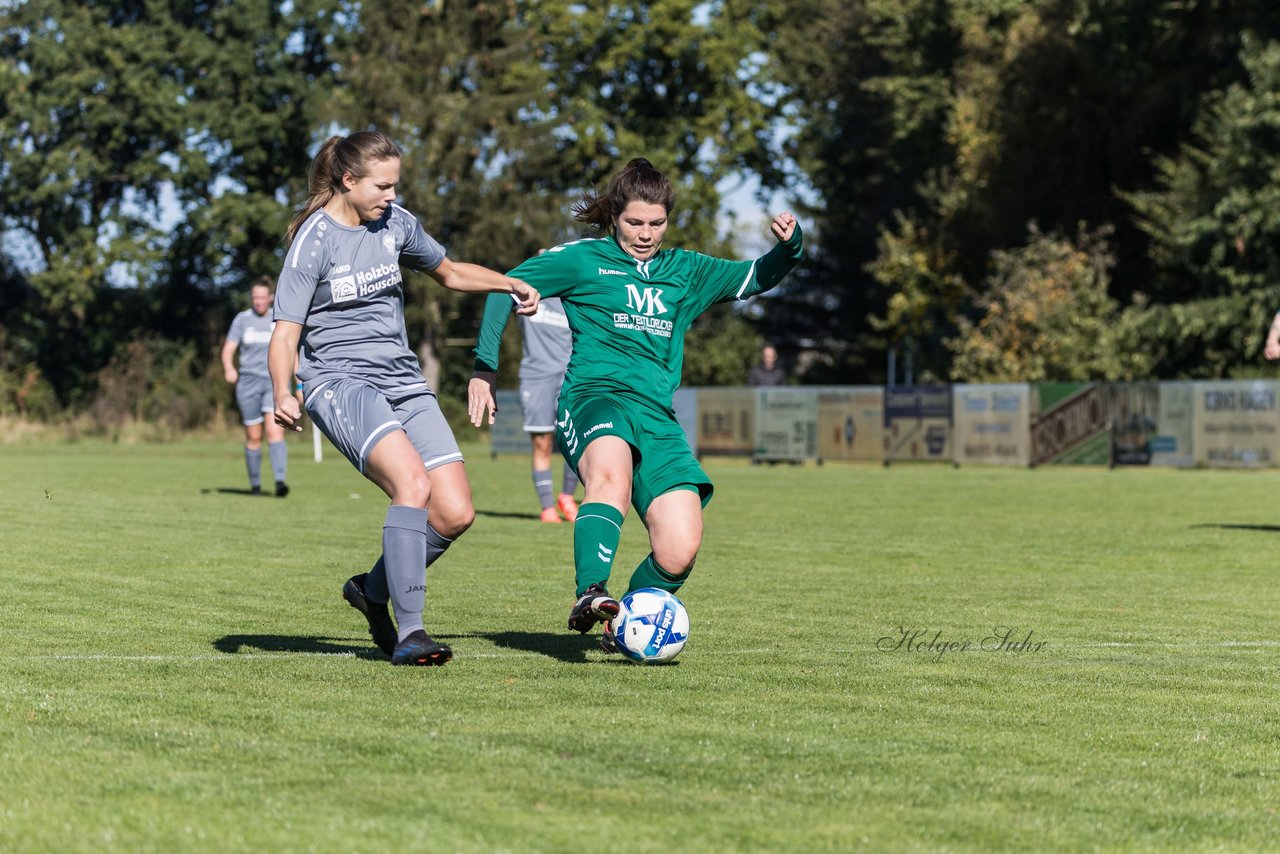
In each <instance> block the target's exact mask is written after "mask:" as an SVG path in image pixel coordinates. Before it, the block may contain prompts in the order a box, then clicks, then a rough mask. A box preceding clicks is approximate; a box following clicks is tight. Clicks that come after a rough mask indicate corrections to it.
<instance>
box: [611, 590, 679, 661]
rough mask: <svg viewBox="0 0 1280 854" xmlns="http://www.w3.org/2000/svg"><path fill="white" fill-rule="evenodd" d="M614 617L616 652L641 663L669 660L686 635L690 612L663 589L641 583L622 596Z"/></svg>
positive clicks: (675, 654)
mask: <svg viewBox="0 0 1280 854" xmlns="http://www.w3.org/2000/svg"><path fill="white" fill-rule="evenodd" d="M619 604H621V606H622V608H621V610H619V611H618V616H616V617H614V618H613V634H614V642H615V643H616V644H617V645H618V652H620V653H622V654H623V655H625V656H626V657H627V658H629V659H631V660H632V661H639V662H641V663H642V664H648V663H650V662H658V661H670V660H671V659H673V658H675V657H676V656H677V655H679V654H680V650H682V649H684V643H685V641H687V640H688V639H689V612H688V611H686V610H685V609H684V604H683V603H682V602H681V601H680V600H679V599H677V598H676V597H674V596H672V595H671V594H670V593H668V592H667V591H665V590H659V589H658V588H657V587H642V588H640V589H639V590H632V591H631V592H630V593H628V594H627V595H626V596H623V597H622V600H621V601H620V603H619Z"/></svg>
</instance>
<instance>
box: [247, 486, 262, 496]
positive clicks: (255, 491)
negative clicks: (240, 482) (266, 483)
mask: <svg viewBox="0 0 1280 854" xmlns="http://www.w3.org/2000/svg"><path fill="white" fill-rule="evenodd" d="M249 494H250V495H261V494H262V487H261V486H251V487H249Z"/></svg>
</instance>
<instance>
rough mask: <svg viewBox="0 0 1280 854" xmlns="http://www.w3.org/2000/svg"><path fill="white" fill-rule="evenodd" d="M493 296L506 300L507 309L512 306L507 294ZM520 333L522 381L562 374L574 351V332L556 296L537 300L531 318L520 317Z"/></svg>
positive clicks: (558, 376)
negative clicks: (522, 339)
mask: <svg viewBox="0 0 1280 854" xmlns="http://www.w3.org/2000/svg"><path fill="white" fill-rule="evenodd" d="M493 296H494V297H497V298H499V300H506V304H507V307H508V309H513V308H515V303H514V302H513V301H512V299H511V297H510V296H509V295H507V294H493ZM520 334H521V335H522V336H523V337H524V358H523V359H521V360H520V382H521V383H522V384H523V383H535V382H542V381H544V380H559V379H561V378H562V377H564V369H565V368H566V367H568V365H569V354H570V353H572V352H573V333H572V332H570V331H569V318H568V317H566V316H565V313H564V305H563V304H562V303H561V302H560V300H559V299H558V298H556V297H548V298H547V299H544V300H542V301H541V302H539V303H538V311H537V313H536V314H534V315H533V316H532V317H523V316H522V317H521V318H520Z"/></svg>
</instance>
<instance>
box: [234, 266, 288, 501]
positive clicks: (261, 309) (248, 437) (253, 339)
mask: <svg viewBox="0 0 1280 854" xmlns="http://www.w3.org/2000/svg"><path fill="white" fill-rule="evenodd" d="M249 299H250V302H251V304H252V308H246V309H245V310H244V311H242V312H240V313H239V314H237V315H236V316H235V317H234V318H233V319H232V321H231V328H230V329H229V330H228V331H227V338H226V340H225V341H224V342H223V343H222V373H223V375H224V376H225V377H226V379H227V382H229V383H231V385H233V386H235V388H236V405H237V406H238V407H239V408H240V420H241V422H242V423H243V424H244V466H245V468H246V469H247V470H248V472H249V491H250V492H252V493H253V494H254V495H257V494H259V493H261V492H262V434H263V429H264V427H265V430H266V434H267V451H268V453H269V454H270V455H271V472H272V474H273V475H274V476H275V481H276V495H278V496H280V497H281V498H284V497H285V496H286V495H288V494H289V487H288V485H287V484H286V483H285V477H286V475H287V474H288V471H289V446H288V445H286V444H285V441H284V428H283V427H281V426H280V425H279V424H277V423H276V422H275V419H274V418H272V417H271V416H272V413H273V412H274V411H275V403H274V399H273V396H272V394H271V377H269V376H268V375H267V345H268V344H269V343H270V342H271V327H272V320H271V277H270V276H262V277H260V278H258V279H257V280H256V281H255V282H254V283H253V286H252V287H251V288H250V289H249ZM237 352H239V353H240V360H239V361H240V367H239V368H237V367H236V353H237Z"/></svg>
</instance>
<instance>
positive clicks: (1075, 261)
mask: <svg viewBox="0 0 1280 854" xmlns="http://www.w3.org/2000/svg"><path fill="white" fill-rule="evenodd" d="M1105 237H1106V233H1105V232H1102V233H1093V234H1089V233H1081V234H1080V235H1079V237H1078V238H1077V239H1076V241H1075V242H1074V243H1073V242H1071V241H1068V240H1065V239H1063V238H1060V237H1054V236H1052V235H1045V234H1042V233H1041V232H1040V231H1039V230H1038V229H1036V228H1035V227H1034V226H1033V227H1032V229H1031V232H1030V234H1029V237H1028V240H1027V243H1026V245H1025V246H1022V247H1019V248H1018V249H1014V250H1007V251H1003V250H1002V251H999V252H996V253H995V256H994V258H993V266H994V270H993V272H992V274H991V277H990V279H989V280H988V281H987V282H986V285H985V287H984V288H983V289H982V292H983V296H982V297H981V312H980V315H981V319H980V320H979V321H977V322H976V323H973V322H970V321H968V320H962V321H961V323H960V334H959V337H957V338H956V339H955V340H953V341H952V342H951V347H952V349H953V351H954V354H955V362H954V365H953V368H952V377H951V378H952V379H953V380H956V381H959V382H1036V381H1045V380H1051V381H1070V380H1082V381H1083V380H1098V379H1107V380H1119V379H1130V378H1133V377H1134V376H1138V377H1142V376H1145V375H1146V372H1147V370H1148V369H1149V367H1150V364H1149V363H1148V362H1146V361H1145V360H1138V362H1137V364H1134V363H1133V362H1132V361H1131V360H1130V359H1129V358H1128V356H1127V354H1123V353H1121V352H1120V351H1119V348H1118V347H1117V342H1118V338H1117V335H1116V319H1117V313H1118V306H1117V304H1116V301H1115V300H1113V299H1112V298H1111V297H1110V296H1108V295H1107V289H1108V284H1109V276H1108V269H1109V268H1110V267H1111V266H1112V265H1113V264H1114V257H1113V256H1112V255H1111V253H1110V250H1109V249H1108V247H1107V245H1106V241H1105Z"/></svg>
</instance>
